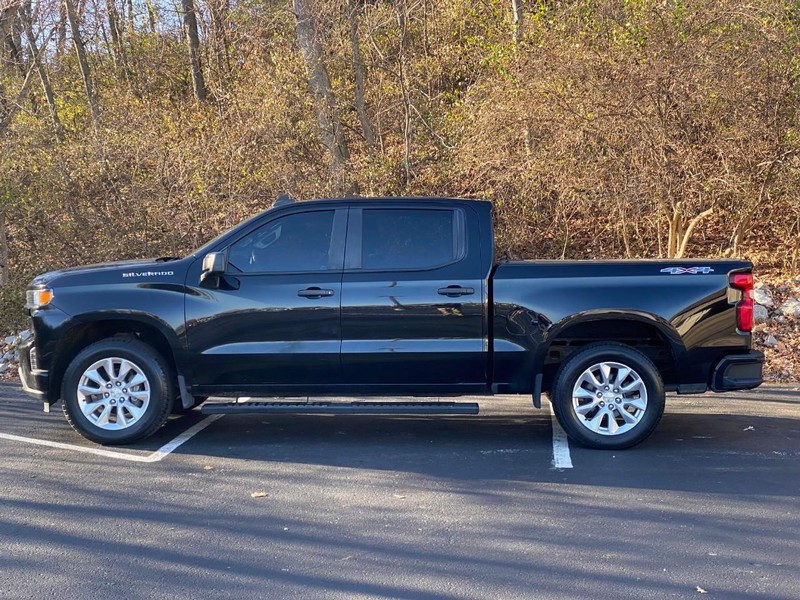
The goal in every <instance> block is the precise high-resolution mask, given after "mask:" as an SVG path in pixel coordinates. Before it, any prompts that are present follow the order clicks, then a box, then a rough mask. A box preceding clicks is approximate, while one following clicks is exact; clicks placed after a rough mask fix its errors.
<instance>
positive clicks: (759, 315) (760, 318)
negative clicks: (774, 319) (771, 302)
mask: <svg viewBox="0 0 800 600" xmlns="http://www.w3.org/2000/svg"><path fill="white" fill-rule="evenodd" d="M768 319H769V311H768V310H767V309H766V307H765V306H763V305H761V304H756V305H755V306H754V307H753V320H754V321H755V322H756V323H766V322H767V320H768Z"/></svg>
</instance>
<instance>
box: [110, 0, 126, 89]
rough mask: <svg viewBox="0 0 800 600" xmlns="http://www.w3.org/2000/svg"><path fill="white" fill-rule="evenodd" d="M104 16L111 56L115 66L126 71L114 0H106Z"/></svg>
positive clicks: (117, 13)
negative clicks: (109, 36)
mask: <svg viewBox="0 0 800 600" xmlns="http://www.w3.org/2000/svg"><path fill="white" fill-rule="evenodd" d="M106 17H107V18H108V30H109V33H110V34H111V44H112V49H111V52H112V56H113V57H114V60H115V62H116V63H117V67H118V68H120V69H122V70H123V74H124V75H125V76H126V79H127V73H126V72H125V71H126V68H125V51H124V48H123V46H122V31H121V28H120V23H119V12H118V11H117V6H116V4H115V2H114V0H106Z"/></svg>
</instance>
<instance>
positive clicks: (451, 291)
mask: <svg viewBox="0 0 800 600" xmlns="http://www.w3.org/2000/svg"><path fill="white" fill-rule="evenodd" d="M474 293H475V289H474V288H471V287H461V286H460V285H448V286H447V287H443V288H439V294H441V295H442V296H449V297H451V298H456V297H458V296H471V295H472V294H474Z"/></svg>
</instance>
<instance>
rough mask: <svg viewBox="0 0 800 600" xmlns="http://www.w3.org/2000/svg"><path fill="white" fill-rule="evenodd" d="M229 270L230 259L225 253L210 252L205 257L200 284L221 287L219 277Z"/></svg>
mask: <svg viewBox="0 0 800 600" xmlns="http://www.w3.org/2000/svg"><path fill="white" fill-rule="evenodd" d="M227 268H228V259H227V257H226V256H225V253H224V252H209V253H208V254H206V255H205V256H204V257H203V270H202V271H200V283H201V284H203V283H205V284H206V285H207V286H208V287H219V277H220V275H222V274H223V273H225V270H226V269H227Z"/></svg>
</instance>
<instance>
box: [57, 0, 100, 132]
mask: <svg viewBox="0 0 800 600" xmlns="http://www.w3.org/2000/svg"><path fill="white" fill-rule="evenodd" d="M64 6H66V8H67V21H69V27H70V31H71V32H72V42H73V43H74V44H75V54H76V55H77V56H78V65H79V66H80V69H81V77H82V78H83V85H84V88H85V89H86V99H87V100H88V101H89V109H90V110H91V112H92V125H93V127H94V130H95V133H99V132H100V105H99V104H98V102H97V96H96V95H95V91H94V86H93V85H92V76H91V73H90V71H89V61H87V60H86V47H85V46H84V44H83V38H82V37H81V32H80V29H78V14H77V12H76V11H75V5H74V4H73V3H72V0H64Z"/></svg>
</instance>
